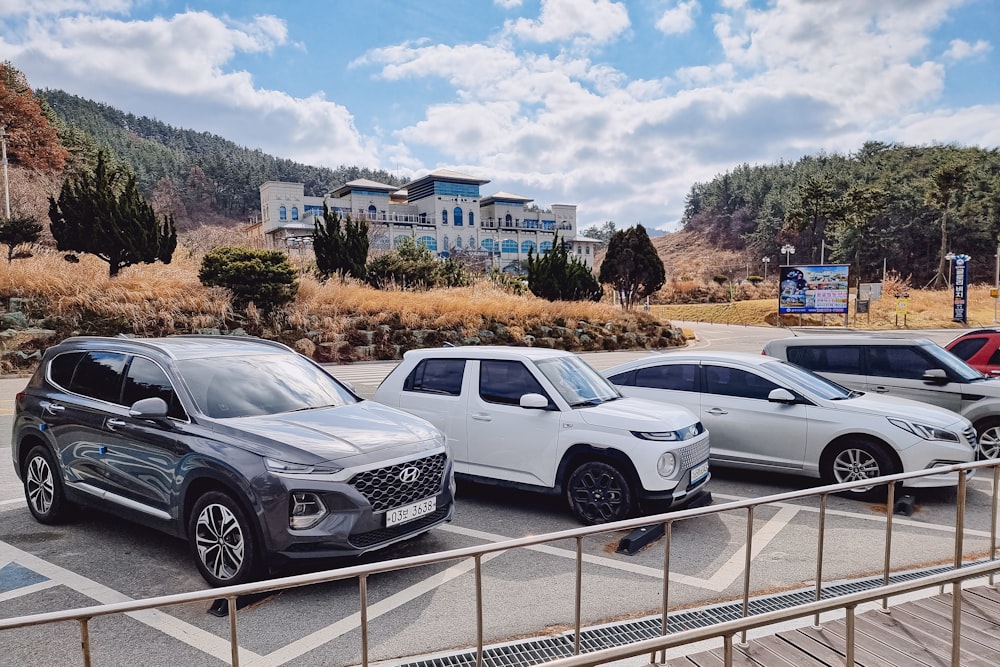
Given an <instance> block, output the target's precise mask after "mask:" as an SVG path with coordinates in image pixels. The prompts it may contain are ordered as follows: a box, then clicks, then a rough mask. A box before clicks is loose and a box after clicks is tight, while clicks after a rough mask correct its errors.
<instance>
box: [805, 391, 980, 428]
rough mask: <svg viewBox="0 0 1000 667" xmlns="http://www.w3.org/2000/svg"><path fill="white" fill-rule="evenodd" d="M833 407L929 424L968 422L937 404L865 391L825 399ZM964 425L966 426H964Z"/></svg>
mask: <svg viewBox="0 0 1000 667" xmlns="http://www.w3.org/2000/svg"><path fill="white" fill-rule="evenodd" d="M823 403H824V404H825V405H827V406H829V407H831V408H835V409H837V410H842V411H848V412H850V411H853V412H861V413H867V414H874V415H882V416H885V417H893V418H896V419H905V420H908V421H915V422H921V423H923V424H927V425H928V426H939V427H954V428H958V429H959V430H961V428H959V427H955V426H954V425H955V424H956V422H963V424H964V422H966V421H967V420H966V419H965V418H964V417H962V416H961V415H959V414H957V413H955V412H952V411H951V410H947V409H945V408H940V407H938V406H936V405H930V404H928V403H921V402H919V401H914V400H910V399H908V398H898V397H896V396H884V395H879V394H874V393H865V394H862V395H861V396H856V397H854V398H848V399H845V400H842V401H823ZM963 427H964V426H963Z"/></svg>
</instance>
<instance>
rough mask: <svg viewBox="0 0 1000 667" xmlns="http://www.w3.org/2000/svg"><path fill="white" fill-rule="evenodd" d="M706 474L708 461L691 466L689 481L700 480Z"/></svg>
mask: <svg viewBox="0 0 1000 667" xmlns="http://www.w3.org/2000/svg"><path fill="white" fill-rule="evenodd" d="M707 474H708V461H705V462H704V463H702V464H700V465H696V466H695V467H693V468H691V483H692V484H694V483H696V482H699V481H701V480H702V479H703V478H704V477H705V475H707Z"/></svg>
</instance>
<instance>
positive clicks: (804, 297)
mask: <svg viewBox="0 0 1000 667" xmlns="http://www.w3.org/2000/svg"><path fill="white" fill-rule="evenodd" d="M850 268H851V265H850V264H807V265H795V266H782V267H781V269H780V271H781V273H780V280H779V282H778V290H779V291H778V312H779V313H782V314H783V313H846V312H847V304H848V301H847V294H848V289H847V278H848V275H849V273H850Z"/></svg>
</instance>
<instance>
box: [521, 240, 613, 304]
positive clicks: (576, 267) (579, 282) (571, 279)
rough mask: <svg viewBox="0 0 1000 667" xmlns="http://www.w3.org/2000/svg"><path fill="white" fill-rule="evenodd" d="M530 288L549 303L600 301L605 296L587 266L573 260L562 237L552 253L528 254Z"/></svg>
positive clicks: (556, 241)
mask: <svg viewBox="0 0 1000 667" xmlns="http://www.w3.org/2000/svg"><path fill="white" fill-rule="evenodd" d="M528 289H530V290H531V293H532V294H534V295H535V296H539V297H541V298H543V299H548V300H549V301H600V300H601V297H602V296H603V295H604V291H603V290H602V289H601V285H600V283H598V282H597V279H596V278H594V274H593V273H591V272H590V269H589V268H588V267H587V265H586V264H584V263H583V262H581V261H580V260H578V259H577V258H576V257H571V256H570V253H569V246H568V245H567V244H566V241H565V240H560V239H559V238H558V236H557V237H556V239H555V242H554V245H553V247H552V249H551V250H549V251H548V252H546V253H544V254H542V255H540V256H538V257H535V255H534V252H533V251H529V252H528Z"/></svg>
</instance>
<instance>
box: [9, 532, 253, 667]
mask: <svg viewBox="0 0 1000 667" xmlns="http://www.w3.org/2000/svg"><path fill="white" fill-rule="evenodd" d="M0 562H14V563H17V564H19V565H21V566H23V567H26V568H28V569H29V570H33V571H34V572H37V573H38V574H40V575H42V576H45V577H48V578H49V579H50V580H52V581H53V582H54V583H55V584H59V585H62V586H66V587H67V588H70V589H72V590H74V591H76V592H77V593H81V594H83V595H85V596H87V597H89V598H91V599H92V600H95V601H97V602H99V603H100V604H113V603H116V602H130V601H132V598H130V597H128V596H127V595H125V594H123V593H119V592H118V591H116V590H114V589H112V588H108V587H107V586H105V585H103V584H99V583H97V582H96V581H93V580H92V579H87V578H86V577H84V576H81V575H79V574H77V573H75V572H71V571H70V570H67V569H65V568H62V567H59V566H58V565H54V564H53V563H50V562H48V561H45V560H42V559H41V558H39V557H37V556H34V555H32V554H30V553H28V552H27V551H21V550H20V549H18V548H17V547H14V546H12V545H10V544H7V543H6V542H2V541H0ZM127 616H130V617H131V618H133V619H135V620H137V621H139V622H140V623H143V624H144V625H148V626H149V627H151V628H153V629H154V630H159V631H160V632H162V633H163V634H165V635H167V636H168V637H172V638H174V639H176V640H178V641H181V642H184V643H185V644H187V645H188V646H190V647H192V648H195V649H197V650H199V651H201V652H203V653H206V654H208V655H210V656H212V657H214V658H216V659H218V660H220V661H222V662H226V663H228V662H229V661H230V659H231V655H232V654H231V651H230V647H229V640H227V639H223V638H221V637H218V636H216V635H214V634H212V633H210V632H206V631H205V630H202V629H201V628H199V627H196V626H194V625H191V624H190V623H186V622H184V621H182V620H180V619H177V618H174V617H173V616H171V615H169V614H166V613H164V612H162V611H158V610H156V609H147V610H144V611H136V612H132V613H129V614H127ZM258 657H259V656H258V655H257V654H256V653H253V652H252V651H248V650H246V649H244V648H240V662H241V663H243V661H250V660H253V659H256V658H258Z"/></svg>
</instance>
